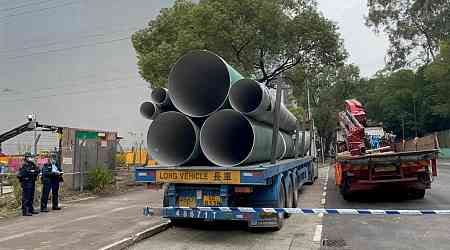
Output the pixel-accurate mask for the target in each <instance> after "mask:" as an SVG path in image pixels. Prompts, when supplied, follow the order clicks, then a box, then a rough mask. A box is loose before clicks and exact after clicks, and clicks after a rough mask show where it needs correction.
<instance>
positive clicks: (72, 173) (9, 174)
mask: <svg viewBox="0 0 450 250" xmlns="http://www.w3.org/2000/svg"><path fill="white" fill-rule="evenodd" d="M75 174H81V172H71V173H66V172H64V173H63V175H75ZM0 176H17V174H16V173H0ZM39 176H42V173H39Z"/></svg>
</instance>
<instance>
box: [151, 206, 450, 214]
mask: <svg viewBox="0 0 450 250" xmlns="http://www.w3.org/2000/svg"><path fill="white" fill-rule="evenodd" d="M178 209H179V210H187V211H199V212H208V211H211V212H232V213H264V214H270V213H288V214H306V215H313V214H338V215H450V210H442V209H413V210H411V209H349V208H251V207H196V208H190V207H159V208H152V207H145V208H144V215H146V216H153V215H162V213H163V211H164V210H166V211H168V210H178Z"/></svg>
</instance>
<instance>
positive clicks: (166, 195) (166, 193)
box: [163, 187, 169, 207]
mask: <svg viewBox="0 0 450 250" xmlns="http://www.w3.org/2000/svg"><path fill="white" fill-rule="evenodd" d="M168 192H169V191H168V188H167V187H165V188H164V197H163V207H168V206H169V195H168Z"/></svg>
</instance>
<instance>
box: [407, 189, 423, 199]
mask: <svg viewBox="0 0 450 250" xmlns="http://www.w3.org/2000/svg"><path fill="white" fill-rule="evenodd" d="M425 191H426V190H425V189H418V188H414V189H411V190H409V192H408V198H410V199H423V198H424V197H425Z"/></svg>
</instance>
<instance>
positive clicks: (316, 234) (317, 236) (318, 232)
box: [313, 225, 323, 242]
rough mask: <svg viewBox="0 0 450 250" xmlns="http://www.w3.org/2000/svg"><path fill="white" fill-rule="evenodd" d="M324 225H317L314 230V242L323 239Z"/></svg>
mask: <svg viewBox="0 0 450 250" xmlns="http://www.w3.org/2000/svg"><path fill="white" fill-rule="evenodd" d="M322 227H323V226H322V225H316V230H315V231H314V237H313V242H320V240H321V239H322Z"/></svg>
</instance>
